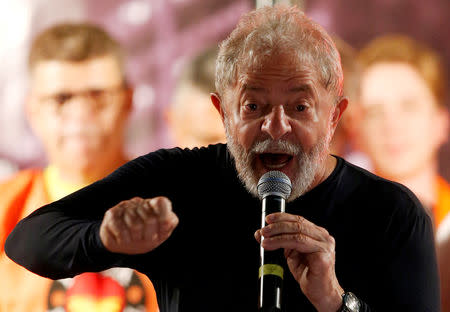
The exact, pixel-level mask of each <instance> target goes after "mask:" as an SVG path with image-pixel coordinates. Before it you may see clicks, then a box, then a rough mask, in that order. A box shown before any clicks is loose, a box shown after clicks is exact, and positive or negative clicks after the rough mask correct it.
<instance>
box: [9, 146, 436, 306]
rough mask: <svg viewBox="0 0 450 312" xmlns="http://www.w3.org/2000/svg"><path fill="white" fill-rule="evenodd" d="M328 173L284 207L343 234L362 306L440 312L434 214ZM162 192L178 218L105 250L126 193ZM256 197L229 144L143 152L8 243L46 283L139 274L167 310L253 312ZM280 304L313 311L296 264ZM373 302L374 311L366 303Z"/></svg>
mask: <svg viewBox="0 0 450 312" xmlns="http://www.w3.org/2000/svg"><path fill="white" fill-rule="evenodd" d="M337 160H338V161H337V166H336V168H335V170H334V171H333V172H332V174H331V175H330V176H329V177H328V178H327V179H326V180H325V181H323V182H322V183H321V184H320V185H318V186H317V187H315V188H314V189H313V190H311V191H310V192H308V193H306V194H304V195H303V196H301V197H299V198H298V199H296V200H294V201H293V202H291V203H288V204H287V205H286V212H288V213H292V214H298V215H301V216H303V217H305V218H306V219H308V220H309V221H311V222H313V223H315V224H316V225H319V226H322V227H324V228H326V229H327V230H328V232H329V233H330V234H331V235H332V236H333V237H334V238H335V241H336V275H337V278H338V281H339V283H340V285H341V286H342V287H343V288H344V290H346V291H351V292H353V293H355V295H356V296H357V297H359V298H360V299H361V300H362V301H363V303H364V304H363V308H362V311H372V310H375V311H439V288H438V277H437V268H436V260H435V253H434V242H433V234H432V226H431V222H430V218H429V217H428V216H427V214H426V213H425V211H424V210H423V208H422V207H421V205H420V204H419V202H418V200H417V199H416V197H415V196H414V195H413V194H412V193H411V192H410V191H409V190H408V189H406V188H405V187H403V186H401V185H399V184H397V183H394V182H390V181H387V180H384V179H382V178H380V177H377V176H375V175H373V174H371V173H369V172H367V171H365V170H363V169H361V168H358V167H356V166H353V165H351V164H349V163H347V162H346V161H345V160H343V159H341V158H339V157H337ZM135 196H139V197H143V198H151V197H155V196H167V197H168V198H169V199H170V200H171V201H172V203H173V209H174V212H175V213H176V214H177V216H178V218H179V220H180V221H179V225H178V227H177V228H176V229H175V231H174V232H173V234H172V236H171V237H170V238H169V239H168V240H167V241H166V242H164V243H163V244H162V245H161V246H159V247H158V248H156V249H155V250H153V251H151V252H149V253H147V254H143V255H135V256H129V255H120V254H113V253H110V252H108V251H107V250H106V249H105V248H104V247H103V245H102V243H101V241H100V238H99V227H100V223H101V220H102V217H103V214H104V213H105V211H106V210H107V209H109V208H111V207H113V206H114V205H116V204H117V203H119V202H120V201H122V200H126V199H130V198H132V197H135ZM260 219H261V203H260V201H259V200H258V199H256V198H254V197H253V196H252V195H250V194H249V193H248V192H247V191H246V189H245V188H244V187H243V185H242V183H241V182H240V181H239V179H238V177H237V174H236V169H235V166H234V162H233V160H232V159H231V157H230V154H229V153H228V151H227V149H226V145H223V144H219V145H211V146H209V147H208V148H200V149H193V150H181V149H170V150H159V151H156V152H153V153H150V154H148V155H145V156H142V157H139V158H137V159H135V160H133V161H131V162H129V163H127V164H126V165H124V166H122V167H121V168H119V169H118V170H116V171H115V172H114V173H112V174H111V175H109V176H108V177H106V178H105V179H103V180H100V181H98V182H96V183H94V184H92V185H90V186H88V187H86V188H84V189H82V190H80V191H78V192H76V193H74V194H72V195H69V196H67V197H65V198H63V199H61V200H60V201H57V202H55V203H52V204H50V205H47V206H45V207H43V208H41V209H39V210H37V211H36V212H34V213H33V214H32V215H30V216H29V217H28V218H26V219H24V220H23V221H22V222H20V223H19V224H18V226H17V227H16V228H15V230H14V231H13V232H12V234H11V235H10V236H9V238H8V240H7V242H6V252H7V254H8V256H10V257H11V258H12V259H13V260H14V261H16V262H17V263H19V264H21V265H23V266H25V267H26V268H28V269H29V270H31V271H34V272H36V273H38V274H40V275H43V276H47V277H50V278H63V277H69V276H74V275H76V274H78V273H81V272H85V271H101V270H105V269H107V268H110V267H113V266H127V267H131V268H134V269H137V270H139V271H141V272H143V273H145V274H147V275H148V277H149V278H150V279H151V280H152V282H153V283H154V285H155V288H156V291H157V294H158V300H159V305H160V308H161V311H256V307H257V298H258V287H257V286H258V268H259V245H258V243H257V242H256V240H255V239H254V236H253V234H254V232H255V231H256V230H257V229H258V228H260V225H261V224H260V223H261V220H260ZM282 302H283V305H284V306H283V311H288V312H294V311H314V308H313V306H312V305H311V304H310V303H309V301H308V300H307V299H306V297H305V296H304V295H303V294H302V292H301V289H300V287H299V285H298V284H297V282H296V281H295V280H294V278H293V277H292V276H291V274H290V273H289V271H288V270H287V271H286V274H285V279H284V290H283V298H282ZM369 307H370V308H369Z"/></svg>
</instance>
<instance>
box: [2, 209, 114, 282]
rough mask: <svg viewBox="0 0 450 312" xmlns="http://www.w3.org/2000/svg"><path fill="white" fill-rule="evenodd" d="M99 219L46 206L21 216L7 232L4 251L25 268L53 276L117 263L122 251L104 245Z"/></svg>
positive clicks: (76, 272)
mask: <svg viewBox="0 0 450 312" xmlns="http://www.w3.org/2000/svg"><path fill="white" fill-rule="evenodd" d="M99 226H100V221H95V220H77V219H73V218H70V217H67V216H64V215H63V214H62V213H61V212H60V211H58V210H56V209H52V207H51V206H50V207H49V206H47V207H44V208H41V210H39V211H36V213H33V214H32V215H30V216H29V217H27V218H25V219H24V220H22V221H21V222H20V223H19V224H18V225H17V226H16V227H15V229H14V230H13V231H12V232H11V234H10V235H9V236H8V239H7V241H6V244H5V251H6V254H7V255H8V257H10V258H11V259H12V260H13V261H15V262H16V263H18V264H20V265H22V266H24V267H25V268H27V269H28V270H30V271H32V272H34V273H36V274H39V275H42V276H45V277H49V278H53V279H59V278H64V277H70V276H74V275H76V274H79V273H81V272H85V271H101V270H104V269H106V268H109V267H112V266H116V265H118V264H119V263H120V260H121V259H122V256H121V255H118V254H113V253H110V252H108V251H107V250H106V249H104V248H103V246H102V244H101V241H100V240H99V237H98V230H99Z"/></svg>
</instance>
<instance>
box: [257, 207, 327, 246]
mask: <svg viewBox="0 0 450 312" xmlns="http://www.w3.org/2000/svg"><path fill="white" fill-rule="evenodd" d="M266 221H267V223H268V225H267V226H265V227H264V228H263V229H262V233H261V234H262V235H263V236H264V237H268V236H273V235H279V234H283V233H286V234H289V233H292V234H293V233H302V234H305V235H308V236H310V237H311V238H313V239H316V240H321V241H327V240H328V236H330V234H329V233H328V231H327V230H326V229H324V228H323V227H320V226H317V225H315V224H314V223H312V222H310V221H309V220H307V219H305V218H303V217H302V216H298V215H293V214H289V213H280V212H277V213H273V214H270V215H268V216H267V217H266Z"/></svg>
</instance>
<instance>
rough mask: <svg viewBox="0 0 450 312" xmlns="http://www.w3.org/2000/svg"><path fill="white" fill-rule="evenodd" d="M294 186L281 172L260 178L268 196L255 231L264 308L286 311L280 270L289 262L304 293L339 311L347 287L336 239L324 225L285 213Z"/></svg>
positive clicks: (322, 308)
mask: <svg viewBox="0 0 450 312" xmlns="http://www.w3.org/2000/svg"><path fill="white" fill-rule="evenodd" d="M263 186H264V188H263ZM290 187H291V184H290V181H289V178H288V177H287V176H286V175H285V174H284V173H282V172H279V171H270V172H267V173H266V174H264V175H263V176H262V177H261V179H260V181H259V182H258V192H259V194H260V197H261V198H262V200H263V213H262V228H261V229H260V230H258V231H256V232H255V238H256V240H257V241H258V242H260V243H261V267H260V298H259V309H260V311H281V292H282V281H283V275H280V274H277V273H278V272H280V269H279V268H282V263H283V262H287V265H288V267H289V271H290V272H291V274H292V275H293V276H294V278H295V280H296V281H297V282H298V283H299V284H300V288H301V290H302V292H303V293H304V294H305V296H306V297H307V298H308V300H309V301H310V302H311V303H312V304H313V305H314V306H315V308H316V309H317V310H318V311H333V312H334V311H338V310H339V308H340V306H341V305H342V294H343V293H344V290H343V289H342V287H341V286H340V285H339V282H338V280H337V278H336V274H335V269H334V266H335V241H334V238H333V237H332V236H331V235H330V234H329V233H328V231H327V230H326V229H324V228H323V227H320V226H317V225H315V224H314V223H312V222H310V221H308V220H306V219H305V218H303V217H301V216H298V215H293V214H289V213H285V212H284V205H285V200H286V199H287V198H288V197H289V195H290ZM260 189H261V190H264V192H260ZM283 249H284V257H282V258H283V259H281V257H280V256H279V255H276V253H275V254H274V252H277V251H278V252H280V253H282V254H283ZM284 258H285V259H286V260H284ZM268 261H270V262H268ZM282 261H283V262H282ZM267 264H270V265H267ZM264 267H265V268H266V269H264ZM261 270H262V271H263V272H262V274H261ZM281 272H282V271H281Z"/></svg>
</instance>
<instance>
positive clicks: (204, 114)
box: [167, 47, 226, 148]
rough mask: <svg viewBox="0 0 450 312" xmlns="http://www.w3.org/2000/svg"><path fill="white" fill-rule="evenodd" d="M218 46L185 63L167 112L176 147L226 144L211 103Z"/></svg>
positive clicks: (217, 115)
mask: <svg viewBox="0 0 450 312" xmlns="http://www.w3.org/2000/svg"><path fill="white" fill-rule="evenodd" d="M217 53H218V48H217V47H213V48H209V49H207V50H206V51H204V52H202V53H201V54H200V55H198V56H196V57H195V58H194V59H193V60H192V61H191V62H189V63H188V65H187V66H185V68H184V70H183V71H182V74H181V76H180V78H179V82H178V83H177V85H176V87H175V91H174V96H173V100H172V102H171V104H170V106H169V108H168V111H167V121H168V124H169V128H170V130H171V131H172V134H173V139H174V143H175V145H176V146H179V147H189V148H193V147H199V146H207V145H208V144H214V143H225V142H226V138H225V130H224V128H223V124H222V120H221V119H220V115H219V114H218V113H217V110H216V109H215V108H214V107H213V105H212V104H211V99H210V93H211V92H214V91H215V86H214V76H215V69H216V57H217Z"/></svg>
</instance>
